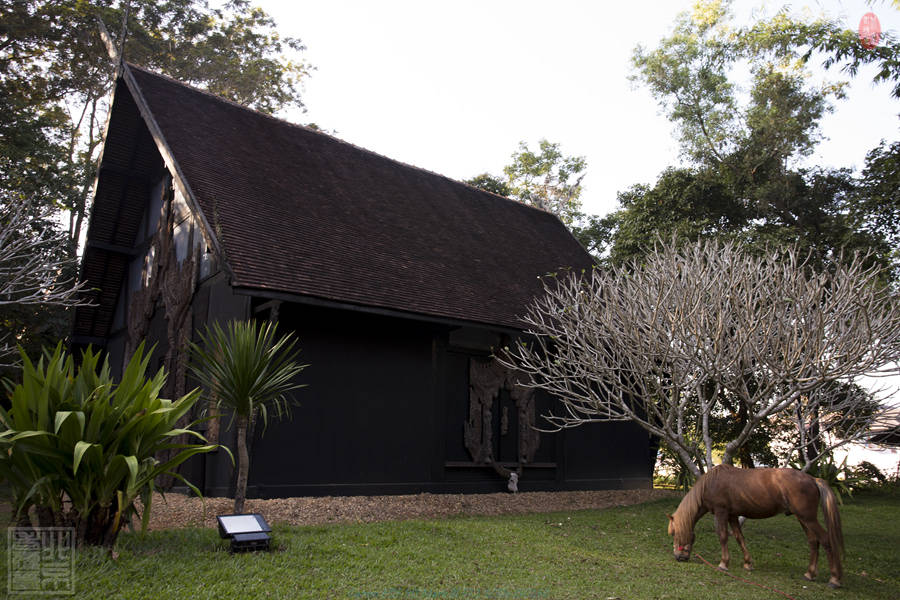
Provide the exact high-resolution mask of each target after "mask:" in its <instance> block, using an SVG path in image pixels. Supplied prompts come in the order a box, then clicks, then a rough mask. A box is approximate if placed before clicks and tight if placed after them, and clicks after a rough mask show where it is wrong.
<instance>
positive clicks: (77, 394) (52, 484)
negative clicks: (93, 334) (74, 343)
mask: <svg viewBox="0 0 900 600" xmlns="http://www.w3.org/2000/svg"><path fill="white" fill-rule="evenodd" d="M149 360H150V354H149V353H148V354H147V355H146V356H144V354H143V345H141V346H140V347H139V348H138V349H137V351H136V352H135V354H134V356H133V357H132V359H131V361H130V362H129V363H128V365H127V366H126V368H125V371H124V373H123V374H122V377H121V379H120V380H119V381H118V382H114V381H113V379H112V376H111V375H110V370H109V364H108V362H107V361H106V360H105V359H104V360H102V361H101V359H100V354H98V353H95V352H92V351H91V350H90V349H88V350H87V351H86V352H84V354H83V355H82V357H81V360H80V362H79V364H78V365H76V364H75V360H74V358H73V357H72V356H71V355H68V354H66V353H65V352H63V350H62V344H59V345H57V347H56V349H55V350H54V351H53V352H46V353H45V354H44V355H43V356H42V357H41V358H40V359H39V360H38V362H37V363H36V364H35V363H33V362H31V360H29V358H28V356H27V355H26V354H25V353H24V352H23V353H22V363H23V369H22V378H21V382H20V383H19V384H18V385H15V386H10V387H9V388H8V392H9V402H10V406H9V408H8V409H3V408H0V479H2V480H3V481H5V482H6V483H7V484H8V485H9V487H10V490H11V491H12V495H13V502H14V505H15V508H16V512H17V515H18V519H19V522H20V524H22V525H27V524H28V510H29V509H30V508H31V507H34V508H35V511H36V513H37V517H38V524H39V525H41V526H71V527H74V528H75V535H76V541H77V543H78V544H79V545H81V544H92V545H104V546H107V547H112V546H113V545H114V544H115V541H116V538H117V536H118V534H119V531H121V529H122V527H123V526H124V525H125V524H126V523H127V522H129V521H130V520H131V519H132V518H133V517H134V516H136V515H138V514H140V513H139V512H138V508H137V506H136V505H135V502H136V501H137V500H138V499H140V500H141V503H142V506H143V512H142V526H143V527H146V525H147V523H148V520H149V517H150V511H151V508H152V499H153V491H154V489H155V488H154V480H155V479H156V478H157V477H158V476H160V475H164V474H167V475H171V476H174V477H177V478H179V479H181V480H182V481H184V482H185V484H186V485H188V487H190V488H191V489H193V490H194V491H195V492H197V493H198V494H199V491H198V490H197V489H196V488H195V487H194V486H193V485H192V484H191V483H190V482H188V481H186V480H184V479H183V478H182V477H181V475H179V474H178V473H177V472H176V468H177V467H178V466H179V465H180V464H181V463H183V462H184V461H185V460H187V459H188V458H190V457H191V456H194V455H196V454H200V453H203V452H209V451H211V450H214V449H216V448H218V446H214V445H209V444H206V440H205V439H204V438H203V436H201V435H200V434H198V433H196V432H194V431H192V430H191V427H192V426H193V425H194V424H195V423H196V422H194V423H191V424H189V425H187V426H186V427H178V426H177V425H176V423H177V422H178V420H179V419H180V418H181V417H182V416H184V415H186V414H188V412H189V411H190V409H191V407H192V406H193V405H194V403H195V402H196V401H197V399H198V398H199V393H198V392H197V391H196V390H195V391H193V392H191V393H189V394H187V395H185V396H184V397H182V398H179V399H178V400H174V401H173V400H166V399H163V398H160V397H159V393H160V391H161V390H162V387H163V385H164V384H165V379H166V375H165V372H164V371H163V370H162V369H160V370H159V371H158V372H157V373H156V375H154V376H152V377H148V376H147V374H146V370H147V364H148V362H149ZM185 435H186V436H189V437H190V436H192V437H193V438H194V439H195V441H198V442H199V443H181V442H178V441H176V440H177V439H178V438H179V437H180V436H185ZM161 451H170V453H171V454H170V458H169V459H167V460H166V461H165V462H160V461H159V460H158V459H157V458H156V455H157V454H158V453H159V452H161Z"/></svg>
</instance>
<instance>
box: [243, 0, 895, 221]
mask: <svg viewBox="0 0 900 600" xmlns="http://www.w3.org/2000/svg"><path fill="white" fill-rule="evenodd" d="M256 3H257V4H259V5H260V6H262V7H263V8H264V9H265V10H266V11H267V12H268V13H269V14H270V15H272V16H273V17H274V19H275V20H276V22H277V23H278V25H279V30H280V31H281V32H283V33H284V34H286V35H291V36H295V37H299V38H301V39H302V40H303V42H304V43H305V44H306V46H307V51H306V52H305V53H304V57H305V58H306V60H307V61H308V62H310V63H311V64H313V65H314V66H315V67H316V71H314V72H313V74H312V76H311V77H310V78H309V79H308V80H307V81H306V84H305V93H304V96H303V97H304V102H305V104H306V106H307V109H308V111H307V113H306V114H286V115H283V116H284V117H285V118H288V119H289V120H292V121H295V122H302V123H307V122H315V123H316V124H318V125H319V126H320V127H323V128H325V129H327V130H332V131H334V132H335V134H336V135H337V136H338V137H340V138H342V139H345V140H347V141H349V142H351V143H353V144H356V145H358V146H362V147H364V148H367V149H369V150H372V151H374V152H377V153H379V154H383V155H385V156H388V157H390V158H393V159H396V160H399V161H402V162H405V163H408V164H412V165H415V166H418V167H422V168H424V169H428V170H430V171H434V172H436V173H440V174H443V175H446V176H448V177H452V178H454V179H467V178H469V177H472V176H474V175H477V174H479V173H483V172H486V171H487V172H491V173H493V174H495V175H502V169H503V166H504V165H506V164H507V163H508V162H509V161H510V155H511V154H512V153H513V152H514V151H515V150H516V149H517V146H518V143H519V142H520V141H525V142H528V143H529V144H530V145H531V147H532V148H536V146H537V141H538V140H539V139H541V138H546V139H548V140H550V141H552V142H558V143H560V144H561V147H562V151H563V152H564V153H565V154H567V155H582V156H585V157H586V158H587V163H588V169H587V173H588V174H587V176H586V177H585V179H584V181H583V187H584V191H583V193H582V201H583V204H584V209H585V211H586V212H588V213H592V214H605V213H607V212H609V211H610V210H613V209H614V208H615V206H616V193H617V192H619V191H623V190H625V189H627V188H629V187H630V186H631V185H633V184H636V183H646V184H651V185H652V184H653V183H654V182H655V181H656V178H657V176H658V175H659V173H660V172H661V171H662V170H663V169H664V168H665V167H667V166H670V165H675V164H678V163H679V148H678V145H677V142H676V141H675V138H674V136H673V132H672V128H671V126H670V124H669V123H668V121H667V120H666V119H665V117H663V116H662V115H661V114H660V110H659V107H658V105H657V104H656V102H655V101H654V100H653V98H652V97H651V96H650V95H649V93H648V92H647V91H646V90H644V89H643V88H641V87H640V86H638V85H636V84H632V83H631V82H630V81H629V80H628V75H629V73H630V68H631V67H630V56H631V53H632V50H633V49H634V47H635V46H636V45H638V44H641V45H643V46H645V47H650V48H652V47H655V46H656V45H657V43H658V41H659V39H661V38H662V37H664V36H665V35H667V34H668V33H669V32H670V30H671V26H672V22H673V19H674V17H675V15H676V14H678V13H679V12H682V11H685V10H689V9H690V7H691V6H692V4H693V0H668V1H666V0H632V1H624V2H607V1H603V2H601V1H587V0H582V1H574V0H561V1H560V0H558V1H556V2H553V3H549V2H546V1H540V2H538V1H530V0H454V1H453V2H445V1H437V0H408V1H402V0H328V1H307V0H297V1H285V0H257V1H256ZM782 4H783V3H781V2H777V3H776V2H768V3H765V4H762V3H760V2H759V1H758V0H737V1H736V2H735V4H734V9H735V12H736V13H737V14H738V16H739V18H742V19H746V18H749V17H750V15H751V14H752V13H753V11H755V10H758V9H759V8H760V7H763V8H764V10H765V12H766V14H771V13H772V12H774V11H775V10H776V9H777V8H779V7H780V6H782ZM791 6H792V8H793V10H794V11H795V12H800V11H803V10H808V11H810V12H811V14H813V15H818V14H821V13H824V14H826V15H829V16H831V17H838V18H841V19H842V20H843V22H844V23H845V25H846V26H847V27H848V28H851V29H853V30H856V29H857V28H858V25H859V21H860V18H861V17H862V16H863V14H865V13H866V12H870V11H872V12H874V13H875V14H876V15H877V16H878V18H879V20H880V22H881V27H882V30H884V31H891V32H893V33H894V34H896V33H897V32H898V30H900V11H898V10H896V9H894V8H893V7H892V6H891V5H890V3H889V2H887V1H884V2H866V1H864V0H852V1H851V0H828V1H826V0H819V1H809V0H807V1H803V0H801V1H799V2H793V3H791ZM871 75H872V71H867V72H864V73H861V74H860V75H859V76H857V78H856V79H855V80H853V81H852V87H851V88H850V91H849V95H848V100H845V101H843V102H840V103H838V104H837V105H836V110H835V112H834V114H831V115H828V116H827V117H826V118H825V119H824V120H823V124H822V133H823V134H824V135H825V137H826V138H827V139H826V141H825V142H823V143H822V144H820V146H819V149H818V151H817V152H816V154H815V155H814V156H813V157H812V158H811V159H810V160H809V164H811V165H821V166H833V167H838V166H840V167H854V168H860V167H862V165H863V160H864V158H865V154H866V152H867V151H868V150H870V149H871V148H872V147H874V146H875V145H877V144H878V142H879V141H880V140H881V139H882V138H885V139H887V140H889V141H893V140H897V139H900V131H898V126H900V120H898V114H900V101H898V100H895V99H892V98H891V96H890V87H889V86H888V85H884V84H882V85H879V86H873V84H872V83H871ZM827 76H829V77H831V78H834V79H838V78H840V77H841V75H840V73H839V72H838V71H836V70H832V71H831V72H830V74H828V75H827Z"/></svg>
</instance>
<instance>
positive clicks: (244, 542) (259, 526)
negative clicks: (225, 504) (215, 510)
mask: <svg viewBox="0 0 900 600" xmlns="http://www.w3.org/2000/svg"><path fill="white" fill-rule="evenodd" d="M216 521H218V522H219V536H220V537H221V538H223V539H230V540H231V551H232V552H255V551H257V550H268V549H269V541H270V540H271V539H272V538H270V537H269V532H270V531H272V528H271V527H269V524H268V523H266V520H265V519H264V518H263V516H262V515H261V514H259V513H248V514H243V515H217V516H216Z"/></svg>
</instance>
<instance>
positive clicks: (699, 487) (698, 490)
mask: <svg viewBox="0 0 900 600" xmlns="http://www.w3.org/2000/svg"><path fill="white" fill-rule="evenodd" d="M720 472H721V469H719V468H718V466H715V467H713V468H712V469H710V470H709V471H707V472H706V473H704V474H703V475H701V476H700V478H699V479H698V480H697V482H696V483H695V484H694V486H693V487H692V488H691V490H690V491H689V492H688V493H687V494H685V496H684V498H683V499H682V500H681V503H680V504H679V505H678V508H677V509H676V510H675V514H673V515H672V518H673V519H674V521H675V531H677V532H686V531H690V530H692V529H693V528H694V523H695V522H696V520H695V519H696V517H697V512H698V511H699V510H700V505H701V504H702V503H703V491H704V489H705V488H706V486H707V485H708V484H709V482H710V481H712V480H713V479H716V478H717V477H718V476H719V473H720Z"/></svg>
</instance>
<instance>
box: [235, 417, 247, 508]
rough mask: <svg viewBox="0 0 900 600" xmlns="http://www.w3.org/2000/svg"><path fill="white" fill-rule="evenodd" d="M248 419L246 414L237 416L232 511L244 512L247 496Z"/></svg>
mask: <svg viewBox="0 0 900 600" xmlns="http://www.w3.org/2000/svg"><path fill="white" fill-rule="evenodd" d="M249 422H250V419H249V418H248V417H247V416H246V415H240V416H238V417H237V452H238V464H237V467H238V472H237V481H236V482H235V485H234V512H235V514H241V513H242V512H244V500H245V499H246V497H247V474H248V473H249V472H250V455H249V453H248V452H247V426H248V424H249Z"/></svg>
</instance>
